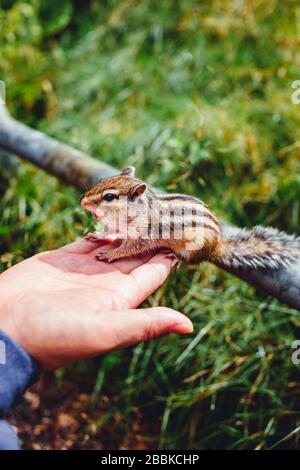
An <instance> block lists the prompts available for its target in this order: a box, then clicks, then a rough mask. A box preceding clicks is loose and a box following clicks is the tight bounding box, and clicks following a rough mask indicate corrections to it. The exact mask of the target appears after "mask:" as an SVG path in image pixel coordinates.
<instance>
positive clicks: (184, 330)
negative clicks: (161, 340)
mask: <svg viewBox="0 0 300 470" xmlns="http://www.w3.org/2000/svg"><path fill="white" fill-rule="evenodd" d="M192 332H193V325H192V324H189V325H182V324H178V323H177V324H175V325H172V326H171V328H169V333H179V334H189V333H192Z"/></svg>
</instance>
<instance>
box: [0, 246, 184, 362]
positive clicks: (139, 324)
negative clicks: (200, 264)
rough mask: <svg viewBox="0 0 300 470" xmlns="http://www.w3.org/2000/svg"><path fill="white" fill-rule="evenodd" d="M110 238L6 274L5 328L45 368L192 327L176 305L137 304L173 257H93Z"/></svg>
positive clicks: (0, 281) (2, 286) (1, 285)
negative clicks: (104, 259)
mask: <svg viewBox="0 0 300 470" xmlns="http://www.w3.org/2000/svg"><path fill="white" fill-rule="evenodd" d="M104 243H105V242H104V241H103V242H101V241H99V242H98V243H96V244H95V242H91V241H88V240H86V239H82V240H79V241H77V242H74V243H72V244H70V245H67V246H65V247H62V248H59V249H57V250H53V251H48V252H43V253H40V254H38V255H36V256H33V257H32V258H29V259H27V260H25V261H23V262H21V263H19V264H17V265H16V266H14V267H12V268H10V269H9V270H7V271H6V272H4V273H3V274H1V276H0V298H1V300H2V305H1V307H0V329H2V330H4V331H6V332H7V333H8V334H9V335H10V336H11V337H12V338H13V339H15V340H16V341H18V342H19V343H20V344H21V345H22V346H23V347H24V348H25V349H26V350H27V351H28V352H29V353H30V354H31V355H32V356H33V357H34V358H35V359H36V360H37V361H39V362H40V364H41V365H42V366H44V367H57V366H60V365H62V364H64V363H66V362H68V361H74V360H77V359H82V358H86V357H91V356H94V355H97V354H103V353H105V352H108V351H111V350H113V349H115V348H118V347H122V346H127V345H130V344H135V343H137V342H140V341H144V340H147V339H150V338H154V337H156V336H159V335H161V334H164V333H168V332H177V333H188V332H191V331H192V324H191V322H190V320H189V319H188V318H187V317H185V316H184V315H182V314H181V313H179V312H175V311H174V310H171V309H168V308H166V307H153V308H147V309H136V307H137V306H138V305H140V304H141V303H142V302H143V301H144V300H145V299H146V298H147V297H148V296H149V295H150V294H151V293H152V292H154V291H155V290H156V289H157V288H158V287H159V286H160V285H161V284H162V283H163V281H164V280H165V279H166V277H167V276H168V274H169V273H170V271H171V269H172V259H169V257H168V255H165V254H158V255H155V256H153V257H150V256H148V257H147V258H145V257H143V258H139V259H137V258H136V259H132V260H127V261H119V262H115V263H113V264H106V263H103V262H99V261H97V260H96V259H95V255H96V254H97V252H98V251H99V246H100V245H103V244H104ZM105 248H106V249H110V248H109V246H108V245H106V246H105V247H104V249H105ZM101 250H102V251H103V247H102V248H101ZM175 261H176V260H175Z"/></svg>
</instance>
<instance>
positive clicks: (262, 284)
mask: <svg viewBox="0 0 300 470" xmlns="http://www.w3.org/2000/svg"><path fill="white" fill-rule="evenodd" d="M0 148H2V149H5V150H7V151H8V152H10V153H12V154H14V155H17V156H19V157H21V158H23V159H25V160H27V161H29V162H31V163H33V164H34V165H36V166H39V167H40V168H42V169H43V170H45V171H47V172H49V173H51V174H53V175H55V176H57V177H58V178H60V179H63V180H64V181H66V182H68V183H70V184H71V185H73V186H75V187H77V188H78V189H81V190H86V189H88V188H89V187H91V186H93V185H94V184H96V183H97V182H98V181H100V179H103V178H107V177H108V176H112V175H115V174H117V173H118V171H117V170H116V169H115V168H113V167H111V166H109V165H107V164H106V163H103V162H100V161H99V160H95V159H94V158H92V157H91V156H89V155H86V154H84V153H83V152H80V151H78V150H75V149H73V148H72V147H70V146H68V145H65V144H62V143H61V142H59V141H57V140H55V139H52V138H51V137H48V136H47V135H45V134H43V133H42V132H39V131H36V130H34V129H32V128H30V127H28V126H25V125H24V124H21V123H19V122H18V121H16V120H15V119H13V118H12V117H11V116H10V115H9V113H8V112H7V110H6V108H5V106H3V105H0ZM236 230H237V228H236V227H232V226H230V225H228V224H226V223H225V222H223V225H222V231H223V236H224V238H228V237H229V236H230V235H231V234H232V233H233V231H236ZM229 272H231V274H233V275H235V276H237V277H239V278H241V279H243V280H244V281H246V282H248V283H249V284H252V285H254V286H255V287H257V288H259V289H262V290H264V291H265V292H267V293H268V294H270V295H271V296H273V297H275V298H277V299H278V300H279V301H280V302H282V303H284V304H286V305H288V306H289V307H292V308H295V309H299V310H300V263H299V262H295V264H293V265H292V266H290V267H288V268H286V267H283V268H281V269H277V270H273V271H269V272H267V273H265V272H260V271H257V270H252V271H242V270H240V269H233V268H232V269H231V270H229Z"/></svg>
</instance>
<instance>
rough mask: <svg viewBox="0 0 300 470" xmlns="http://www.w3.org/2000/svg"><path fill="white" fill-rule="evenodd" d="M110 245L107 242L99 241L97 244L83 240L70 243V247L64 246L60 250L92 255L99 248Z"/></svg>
mask: <svg viewBox="0 0 300 470" xmlns="http://www.w3.org/2000/svg"><path fill="white" fill-rule="evenodd" d="M107 243H108V241H107V240H104V239H103V240H101V239H99V240H97V241H96V242H94V241H90V240H87V239H85V238H81V239H80V240H76V241H75V242H72V243H69V244H68V245H65V246H62V247H61V248H59V250H64V251H66V252H68V253H77V254H81V255H84V254H87V253H91V252H92V251H93V250H95V249H96V248H99V246H103V245H106V244H107Z"/></svg>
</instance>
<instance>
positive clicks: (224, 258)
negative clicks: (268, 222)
mask: <svg viewBox="0 0 300 470" xmlns="http://www.w3.org/2000/svg"><path fill="white" fill-rule="evenodd" d="M297 258H298V259H300V238H296V237H295V236H293V235H287V234H286V233H284V232H280V231H278V230H276V229H274V228H264V227H261V226H257V227H254V228H253V229H252V230H245V229H233V231H232V233H231V234H229V236H228V238H225V239H223V241H222V245H221V252H220V253H219V255H218V257H216V259H215V260H214V262H215V264H217V265H218V266H220V267H222V268H225V269H226V268H229V269H230V268H242V269H248V270H249V269H278V268H280V267H282V266H287V265H289V264H291V263H292V262H293V261H295V260H296V259H297Z"/></svg>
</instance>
